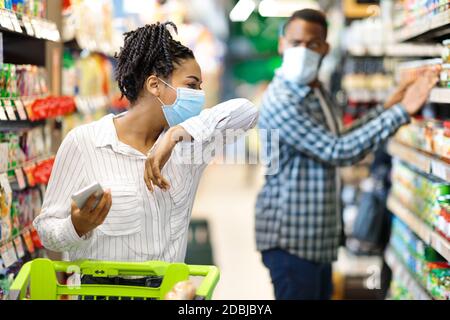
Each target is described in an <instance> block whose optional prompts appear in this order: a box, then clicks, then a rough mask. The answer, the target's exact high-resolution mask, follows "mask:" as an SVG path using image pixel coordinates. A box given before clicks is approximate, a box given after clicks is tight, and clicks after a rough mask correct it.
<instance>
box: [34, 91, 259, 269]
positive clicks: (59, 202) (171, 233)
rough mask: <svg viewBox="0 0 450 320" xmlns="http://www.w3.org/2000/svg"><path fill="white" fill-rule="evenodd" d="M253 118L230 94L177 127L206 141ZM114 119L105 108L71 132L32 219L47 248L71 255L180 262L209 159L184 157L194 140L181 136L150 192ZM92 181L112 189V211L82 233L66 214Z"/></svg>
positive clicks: (139, 160) (245, 126) (141, 160)
mask: <svg viewBox="0 0 450 320" xmlns="http://www.w3.org/2000/svg"><path fill="white" fill-rule="evenodd" d="M257 117H258V112H257V110H256V108H255V107H254V105H253V104H252V103H251V102H250V101H248V100H246V99H233V100H230V101H227V102H224V103H221V104H219V105H217V106H215V107H213V108H210V109H205V110H203V111H202V112H201V114H200V115H199V116H197V117H194V118H191V119H188V120H187V121H185V122H184V123H182V124H181V126H183V127H184V128H185V129H186V131H187V132H188V133H189V134H190V135H191V136H192V137H193V138H194V141H195V142H196V143H201V144H202V145H208V144H209V145H211V144H212V143H214V142H213V140H217V139H213V138H214V136H213V135H215V134H217V132H219V133H220V134H222V135H225V134H226V132H229V131H228V130H230V129H240V130H238V131H240V132H242V131H247V130H249V129H251V128H253V127H254V126H255V125H256V121H257ZM113 118H114V116H113V115H111V114H110V115H107V116H105V117H103V118H102V119H100V120H99V121H96V122H93V123H90V124H87V125H83V126H80V127H77V128H75V129H73V130H72V131H71V132H69V134H68V135H67V137H66V138H65V139H64V141H63V143H62V144H61V146H60V149H59V150H58V153H57V156H56V161H55V164H54V167H53V171H52V174H51V178H50V181H49V184H48V188H47V191H46V194H45V197H44V203H43V206H42V211H41V213H40V215H39V216H38V217H37V218H36V219H35V221H34V226H35V227H36V229H37V231H38V233H39V236H40V237H41V240H42V242H43V244H44V246H45V247H47V248H48V249H50V250H53V251H58V252H67V253H68V256H69V259H70V260H78V259H96V260H109V261H148V260H162V261H168V262H181V261H184V258H185V254H186V246H187V230H188V224H189V220H190V217H191V212H192V206H193V202H194V198H195V193H196V191H197V187H198V183H199V180H200V177H201V174H202V172H203V170H204V169H205V167H206V165H207V163H205V162H204V161H200V162H199V161H198V159H197V161H196V162H194V163H190V164H185V163H182V161H180V160H181V157H182V156H183V154H185V153H184V151H185V148H186V147H187V148H189V149H191V147H192V145H191V143H188V142H183V143H179V144H178V145H177V146H176V147H175V149H174V152H173V153H172V156H171V158H170V159H169V161H168V162H167V163H166V165H165V166H164V168H163V170H162V174H163V176H164V177H166V178H167V179H168V180H169V182H170V186H171V187H170V189H169V190H168V191H167V192H164V191H161V190H160V189H158V188H156V189H155V192H154V193H151V192H150V191H148V189H147V187H146V185H145V182H144V168H145V160H146V155H144V154H142V153H141V152H139V151H137V150H135V149H134V148H132V147H130V146H128V145H126V144H124V143H122V142H121V141H119V139H118V137H117V133H116V130H115V126H114V123H113ZM163 134H164V133H162V134H161V136H162V135H163ZM161 136H160V138H161ZM157 143H158V142H156V144H157ZM177 158H178V159H177ZM95 181H98V182H99V183H100V184H101V185H102V187H103V188H104V189H107V188H109V189H111V193H112V206H111V210H110V212H109V214H108V216H107V218H106V219H105V221H104V223H103V224H102V225H100V226H99V227H97V228H96V229H95V230H93V231H92V232H90V233H89V234H87V235H85V236H84V237H82V238H80V237H79V236H78V234H77V233H76V231H75V229H74V226H73V224H72V220H71V216H70V215H71V214H70V207H71V195H72V194H73V193H75V192H76V191H78V190H80V189H82V188H83V187H85V186H87V185H89V184H91V183H92V182H95ZM224 200H225V199H224Z"/></svg>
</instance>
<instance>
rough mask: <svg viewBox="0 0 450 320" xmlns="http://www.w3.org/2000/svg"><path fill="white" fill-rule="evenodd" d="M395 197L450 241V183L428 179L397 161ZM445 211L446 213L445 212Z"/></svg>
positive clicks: (393, 172)
mask: <svg viewBox="0 0 450 320" xmlns="http://www.w3.org/2000/svg"><path fill="white" fill-rule="evenodd" d="M391 177H392V181H393V182H392V189H391V194H392V195H393V196H394V197H395V198H396V199H398V200H399V201H400V202H401V203H402V204H403V205H404V206H405V207H406V208H408V209H409V210H410V211H411V212H413V213H415V214H416V215H417V216H419V217H420V218H421V219H422V220H423V221H425V222H426V223H427V224H429V225H430V226H432V227H433V228H435V229H436V230H437V231H438V232H439V233H441V234H442V235H443V236H444V237H446V238H447V239H450V228H449V226H450V224H447V218H448V215H446V211H447V210H449V208H450V207H449V206H448V204H447V203H448V200H447V199H449V198H450V184H448V183H445V182H442V181H441V180H438V179H436V178H434V177H432V176H425V175H423V174H420V173H418V172H416V171H415V170H413V169H411V168H410V167H408V166H407V165H405V164H403V163H402V162H400V161H397V160H395V161H394V163H393V167H392V173H391ZM443 210H444V211H443Z"/></svg>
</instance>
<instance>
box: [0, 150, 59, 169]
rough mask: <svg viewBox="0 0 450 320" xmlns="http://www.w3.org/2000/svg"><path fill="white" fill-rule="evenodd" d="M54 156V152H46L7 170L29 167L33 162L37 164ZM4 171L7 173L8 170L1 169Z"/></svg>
mask: <svg viewBox="0 0 450 320" xmlns="http://www.w3.org/2000/svg"><path fill="white" fill-rule="evenodd" d="M54 157H55V155H54V154H46V155H42V156H39V157H35V158H33V159H30V160H27V161H25V162H22V163H19V165H17V166H14V167H12V168H9V169H8V170H7V171H11V170H16V169H18V168H25V167H28V166H30V165H33V164H36V163H39V162H43V161H45V160H49V159H52V158H54ZM2 173H6V172H2V171H0V174H2Z"/></svg>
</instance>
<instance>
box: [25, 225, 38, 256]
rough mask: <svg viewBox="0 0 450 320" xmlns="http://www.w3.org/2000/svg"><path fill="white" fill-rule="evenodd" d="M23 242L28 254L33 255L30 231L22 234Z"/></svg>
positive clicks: (33, 249)
mask: <svg viewBox="0 0 450 320" xmlns="http://www.w3.org/2000/svg"><path fill="white" fill-rule="evenodd" d="M23 241H25V246H26V247H27V250H28V252H29V253H34V251H35V248H34V244H33V240H32V239H31V233H30V230H27V231H25V232H24V233H23Z"/></svg>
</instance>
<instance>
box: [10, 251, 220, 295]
mask: <svg viewBox="0 0 450 320" xmlns="http://www.w3.org/2000/svg"><path fill="white" fill-rule="evenodd" d="M33 263H34V264H35V265H36V267H38V266H41V265H42V264H43V265H45V266H47V267H48V268H47V270H45V271H46V272H47V273H53V274H54V273H56V272H65V273H77V274H83V275H91V276H94V277H114V276H126V275H133V276H148V275H149V274H150V275H156V276H163V277H164V276H165V275H166V272H169V270H170V274H171V277H169V278H171V280H167V281H166V280H164V281H163V284H162V288H161V290H162V291H164V292H163V293H165V292H168V291H169V290H170V289H171V288H172V287H173V285H175V283H176V281H181V280H183V279H187V278H188V277H189V276H202V277H204V279H203V281H202V282H201V284H200V286H199V287H198V288H197V290H196V294H197V296H200V297H204V298H205V299H211V296H212V293H213V291H214V288H215V286H216V285H217V283H218V281H219V277H220V275H219V269H218V268H217V267H215V266H200V265H186V264H176V263H175V264H171V263H168V262H163V261H147V262H131V263H130V262H116V261H92V260H83V261H71V262H67V261H50V260H48V259H36V260H33V261H30V262H28V263H26V264H24V266H23V267H22V269H21V270H20V272H19V274H18V275H17V277H16V279H15V280H14V282H13V285H12V286H11V288H10V298H11V299H14V300H16V299H24V298H25V294H26V288H27V287H28V284H29V282H30V274H31V273H32V267H33ZM40 268H42V267H40ZM53 277H54V276H53Z"/></svg>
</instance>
